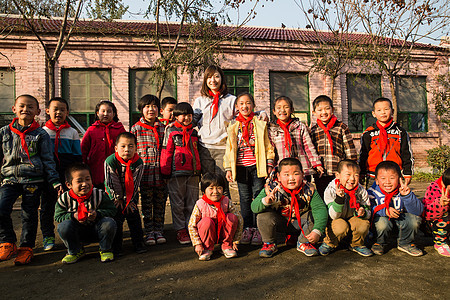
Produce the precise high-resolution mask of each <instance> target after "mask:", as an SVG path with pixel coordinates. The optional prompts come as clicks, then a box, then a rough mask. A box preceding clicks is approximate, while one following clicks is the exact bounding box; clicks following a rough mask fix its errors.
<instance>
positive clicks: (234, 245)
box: [233, 241, 239, 251]
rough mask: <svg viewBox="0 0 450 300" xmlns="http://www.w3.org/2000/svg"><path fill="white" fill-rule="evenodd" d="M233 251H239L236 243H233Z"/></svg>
mask: <svg viewBox="0 0 450 300" xmlns="http://www.w3.org/2000/svg"><path fill="white" fill-rule="evenodd" d="M233 250H234V251H238V250H239V242H238V241H235V242H233Z"/></svg>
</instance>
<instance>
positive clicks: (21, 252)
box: [14, 247, 33, 266]
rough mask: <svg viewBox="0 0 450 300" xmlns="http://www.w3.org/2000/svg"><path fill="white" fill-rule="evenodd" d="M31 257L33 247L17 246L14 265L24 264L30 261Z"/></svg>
mask: <svg viewBox="0 0 450 300" xmlns="http://www.w3.org/2000/svg"><path fill="white" fill-rule="evenodd" d="M32 258H33V249H31V248H30V247H19V249H17V257H16V259H15V260H14V264H15V265H16V266H19V265H26V264H29V263H30V262H31V259H32Z"/></svg>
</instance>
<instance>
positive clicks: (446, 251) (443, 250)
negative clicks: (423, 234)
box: [434, 244, 450, 257]
mask: <svg viewBox="0 0 450 300" xmlns="http://www.w3.org/2000/svg"><path fill="white" fill-rule="evenodd" d="M434 249H436V251H437V252H438V253H439V255H442V256H447V257H450V247H449V246H448V245H447V244H441V245H436V244H434Z"/></svg>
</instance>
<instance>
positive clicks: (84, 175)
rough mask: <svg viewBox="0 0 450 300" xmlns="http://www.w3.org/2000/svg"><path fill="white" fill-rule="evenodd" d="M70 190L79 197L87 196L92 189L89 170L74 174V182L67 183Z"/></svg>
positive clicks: (74, 172)
mask: <svg viewBox="0 0 450 300" xmlns="http://www.w3.org/2000/svg"><path fill="white" fill-rule="evenodd" d="M66 185H67V187H68V188H69V189H72V191H73V192H74V193H75V195H77V196H80V197H81V196H85V195H87V194H88V193H89V191H90V190H91V188H92V179H91V174H90V173H89V171H88V170H78V171H73V172H72V182H66Z"/></svg>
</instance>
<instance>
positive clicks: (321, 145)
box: [311, 120, 358, 175]
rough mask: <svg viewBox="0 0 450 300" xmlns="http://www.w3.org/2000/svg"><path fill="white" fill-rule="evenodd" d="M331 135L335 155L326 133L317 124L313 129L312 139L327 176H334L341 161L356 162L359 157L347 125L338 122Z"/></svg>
mask: <svg viewBox="0 0 450 300" xmlns="http://www.w3.org/2000/svg"><path fill="white" fill-rule="evenodd" d="M330 135H331V140H332V141H333V155H331V150H330V143H329V142H328V138H327V135H326V134H325V131H324V130H323V129H322V128H320V127H319V125H317V124H315V125H314V126H313V127H312V128H311V139H312V142H313V144H314V146H315V147H316V149H317V152H318V153H319V155H320V158H321V161H322V164H323V166H324V168H325V171H326V174H327V175H334V172H336V171H337V165H338V163H339V162H340V161H341V160H343V159H351V160H354V161H355V162H356V161H357V159H358V155H357V152H356V148H355V145H354V144H353V137H352V135H351V133H350V130H349V129H348V127H347V125H345V124H344V123H342V122H341V121H338V120H336V123H335V124H334V126H333V127H332V128H331V129H330Z"/></svg>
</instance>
